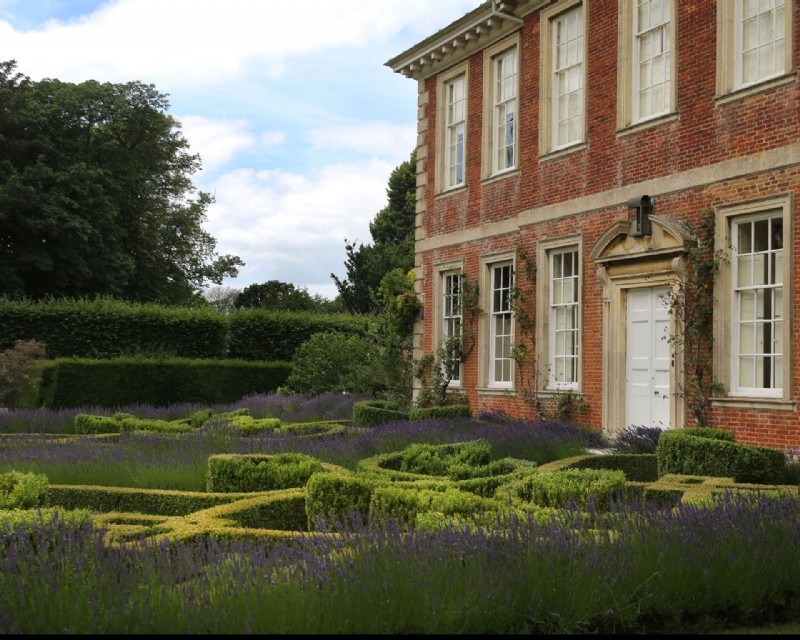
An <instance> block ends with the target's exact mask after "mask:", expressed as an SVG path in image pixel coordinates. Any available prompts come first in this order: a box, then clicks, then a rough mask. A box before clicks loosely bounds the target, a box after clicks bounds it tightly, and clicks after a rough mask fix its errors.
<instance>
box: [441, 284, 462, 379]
mask: <svg viewBox="0 0 800 640" xmlns="http://www.w3.org/2000/svg"><path fill="white" fill-rule="evenodd" d="M439 277H440V278H441V315H440V321H441V329H440V335H441V340H440V341H439V344H440V346H441V347H444V345H445V341H446V340H447V339H448V338H449V337H451V336H452V335H454V334H455V332H458V333H459V334H460V332H461V331H462V328H463V322H464V316H463V307H462V301H463V297H462V293H463V285H464V273H463V271H462V270H461V269H449V270H446V271H441V272H440V274H439ZM454 280H456V282H455V288H454ZM456 375H457V377H454V378H452V379H451V380H450V383H449V386H451V387H461V386H462V384H463V379H464V364H463V363H461V364H460V365H459V368H458V372H457V374H456Z"/></svg>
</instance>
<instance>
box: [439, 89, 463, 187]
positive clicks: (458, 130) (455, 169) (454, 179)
mask: <svg viewBox="0 0 800 640" xmlns="http://www.w3.org/2000/svg"><path fill="white" fill-rule="evenodd" d="M444 87H445V93H444V98H445V116H444V118H445V139H444V189H445V190H447V189H453V188H456V187H462V186H464V183H465V182H466V169H467V165H466V157H467V147H466V143H467V92H466V90H467V75H466V73H462V74H459V75H458V76H456V77H455V78H453V79H452V80H449V81H447V82H445V85H444ZM454 138H455V140H454Z"/></svg>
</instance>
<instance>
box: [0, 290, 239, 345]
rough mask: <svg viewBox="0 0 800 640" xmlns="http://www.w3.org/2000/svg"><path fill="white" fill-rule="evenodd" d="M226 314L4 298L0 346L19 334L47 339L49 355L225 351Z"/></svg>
mask: <svg viewBox="0 0 800 640" xmlns="http://www.w3.org/2000/svg"><path fill="white" fill-rule="evenodd" d="M227 334H228V327H227V320H226V318H225V316H223V315H221V314H219V313H217V312H216V311H214V310H213V309H205V308H197V309H193V308H185V307H165V306H161V305H157V304H145V303H133V302H123V301H120V300H113V299H111V298H96V299H94V300H69V299H58V300H42V301H25V300H23V301H11V300H8V299H6V298H0V350H3V349H8V348H9V347H11V346H13V345H14V341H15V340H29V339H35V340H38V341H39V342H43V343H44V344H45V346H46V348H47V355H48V357H49V358H61V357H81V358H115V357H118V356H133V355H136V354H144V355H156V354H160V355H168V356H180V357H185V358H221V357H224V356H225V351H226V340H227Z"/></svg>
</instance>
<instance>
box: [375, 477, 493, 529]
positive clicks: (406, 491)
mask: <svg viewBox="0 0 800 640" xmlns="http://www.w3.org/2000/svg"><path fill="white" fill-rule="evenodd" d="M499 507H500V505H499V503H497V502H496V501H495V500H493V499H489V498H481V497H480V496H476V495H475V494H473V493H468V492H466V491H461V490H459V489H456V488H454V487H448V488H447V489H445V490H444V491H435V490H431V489H416V488H406V487H395V486H383V487H376V488H375V489H374V491H373V492H372V499H371V500H370V518H371V519H372V520H374V521H375V522H378V523H384V522H386V521H388V520H395V521H398V522H401V523H404V524H405V525H413V524H414V523H415V522H416V520H417V515H418V514H420V513H425V512H435V513H441V514H444V515H445V516H452V515H454V514H462V515H472V514H475V513H482V512H485V511H498V510H499Z"/></svg>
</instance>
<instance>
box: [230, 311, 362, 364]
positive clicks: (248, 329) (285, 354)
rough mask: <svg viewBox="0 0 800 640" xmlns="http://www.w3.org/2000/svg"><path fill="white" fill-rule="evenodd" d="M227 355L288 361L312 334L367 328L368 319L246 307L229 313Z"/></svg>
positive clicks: (348, 333)
mask: <svg viewBox="0 0 800 640" xmlns="http://www.w3.org/2000/svg"><path fill="white" fill-rule="evenodd" d="M228 318H229V323H230V330H229V335H230V343H229V346H228V355H229V357H231V358H240V359H242V360H268V361H289V360H291V359H292V357H293V356H294V352H295V351H296V350H297V348H298V347H299V346H300V345H301V344H303V343H304V342H305V341H306V340H308V339H309V338H310V337H311V336H313V335H314V334H315V333H324V332H327V331H338V332H340V333H344V334H347V335H352V334H358V333H363V332H365V331H366V330H367V327H368V324H369V318H368V317H366V316H354V315H349V314H314V313H307V312H294V311H266V310H264V309H246V310H242V311H237V312H236V313H232V314H230V316H229V317H228Z"/></svg>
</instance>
